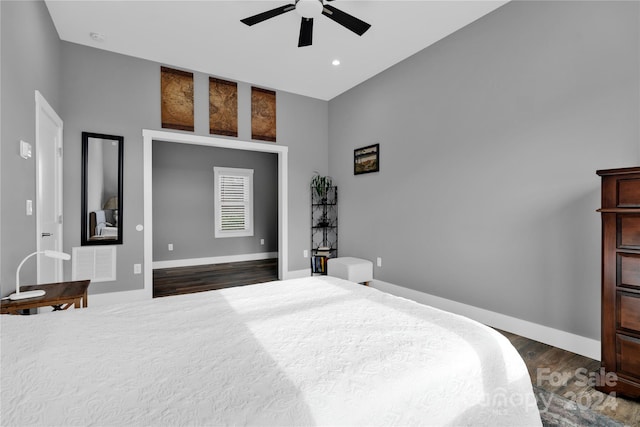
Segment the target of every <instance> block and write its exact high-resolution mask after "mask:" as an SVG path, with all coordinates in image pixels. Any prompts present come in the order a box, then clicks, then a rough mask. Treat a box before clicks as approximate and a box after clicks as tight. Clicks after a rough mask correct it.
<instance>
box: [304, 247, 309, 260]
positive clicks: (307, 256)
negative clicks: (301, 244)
mask: <svg viewBox="0 0 640 427" xmlns="http://www.w3.org/2000/svg"><path fill="white" fill-rule="evenodd" d="M302 256H303V257H305V258H309V251H308V250H306V249H305V250H304V251H302Z"/></svg>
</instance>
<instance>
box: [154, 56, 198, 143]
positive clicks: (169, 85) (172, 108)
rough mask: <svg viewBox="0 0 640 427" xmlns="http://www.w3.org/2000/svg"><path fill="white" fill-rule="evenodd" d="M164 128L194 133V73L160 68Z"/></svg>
mask: <svg viewBox="0 0 640 427" xmlns="http://www.w3.org/2000/svg"><path fill="white" fill-rule="evenodd" d="M160 75H161V77H160V95H161V103H162V127H163V128H168V129H178V130H188V131H193V73H189V72H186V71H181V70H174V69H172V68H167V67H161V68H160Z"/></svg>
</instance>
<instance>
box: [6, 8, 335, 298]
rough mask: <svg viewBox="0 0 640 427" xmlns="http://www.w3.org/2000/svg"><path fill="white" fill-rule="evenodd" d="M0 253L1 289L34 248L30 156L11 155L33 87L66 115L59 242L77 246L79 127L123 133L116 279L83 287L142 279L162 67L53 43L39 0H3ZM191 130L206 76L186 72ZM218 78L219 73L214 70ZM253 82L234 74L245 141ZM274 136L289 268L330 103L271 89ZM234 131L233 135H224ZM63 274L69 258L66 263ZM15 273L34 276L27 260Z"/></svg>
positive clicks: (305, 235)
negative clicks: (283, 149)
mask: <svg viewBox="0 0 640 427" xmlns="http://www.w3.org/2000/svg"><path fill="white" fill-rule="evenodd" d="M0 7H1V8H2V9H1V10H2V13H1V15H0V16H1V19H2V22H1V23H2V26H1V29H0V31H1V32H2V33H1V37H0V40H1V43H2V45H1V48H2V61H1V62H2V65H1V67H2V69H1V73H0V74H1V79H2V80H1V84H2V86H1V92H2V108H1V110H2V118H1V119H2V133H1V137H2V146H1V150H2V151H1V156H0V159H1V162H2V164H1V174H2V183H1V186H2V193H1V203H2V216H1V221H2V224H1V225H2V230H1V232H2V234H1V244H0V252H1V253H2V277H1V282H0V283H1V284H2V288H1V292H2V295H3V296H4V295H7V294H9V293H10V292H11V289H12V288H13V286H14V280H15V268H16V267H17V265H18V263H19V262H20V260H21V259H22V258H23V257H24V256H25V255H27V254H28V253H30V252H32V251H34V250H35V244H36V243H35V215H34V216H32V217H27V216H25V200H27V199H32V200H35V165H34V159H31V160H27V161H25V160H22V159H21V158H20V157H19V155H18V154H19V141H20V139H24V140H26V141H29V142H32V143H33V142H34V141H35V136H34V133H35V132H34V129H35V101H34V99H35V96H34V91H35V90H36V89H38V90H40V92H41V93H42V94H43V95H44V97H45V98H46V99H47V100H48V101H49V103H50V104H51V105H52V107H53V108H54V109H55V110H56V111H57V113H58V114H59V115H60V117H61V118H62V120H63V121H64V151H65V154H64V196H63V197H64V215H65V221H64V250H65V251H66V252H70V251H71V249H72V248H73V247H74V246H79V245H80V179H81V177H80V166H81V165H80V161H81V133H82V131H89V132H98V133H105V134H112V135H122V136H123V137H124V196H123V210H122V219H123V222H122V223H123V227H124V229H123V233H124V234H123V242H124V243H123V244H122V245H119V246H118V249H117V277H118V280H117V281H115V282H100V283H94V284H93V285H92V286H91V287H90V293H93V294H95V293H105V292H115V291H126V290H135V289H142V288H143V276H142V275H134V274H133V265H134V264H136V263H140V264H142V263H143V233H144V231H142V232H139V231H136V228H135V227H136V225H137V224H143V176H142V170H143V167H142V166H143V165H142V158H143V157H142V129H155V130H161V125H160V66H161V65H167V66H169V67H171V66H172V65H171V64H159V63H155V62H150V61H147V60H143V59H138V58H132V57H129V56H124V55H120V54H116V53H111V52H107V51H103V50H99V49H94V48H91V47H87V46H81V45H76V44H72V43H68V42H61V41H60V40H59V37H58V35H57V33H56V31H55V28H54V26H53V24H52V21H51V18H50V16H49V13H48V10H47V8H46V6H45V4H44V2H42V1H16V2H13V1H1V2H0ZM25 28H28V31H25ZM194 74H195V75H194V78H195V104H196V106H195V132H194V133H195V134H198V135H206V136H208V135H209V124H208V77H209V74H204V73H198V72H196V73H194ZM212 76H214V77H222V78H225V77H224V76H215V75H213V74H212ZM250 94H251V84H250V83H246V82H238V99H239V105H238V107H239V118H238V119H239V120H238V121H239V136H238V138H237V139H239V140H247V141H250V140H251V130H250V126H251V122H250V117H251V116H250V114H251V112H250ZM276 113H277V133H278V136H277V138H278V142H277V144H281V145H286V146H288V147H289V188H288V193H289V206H288V208H289V269H290V270H300V269H304V268H308V262H309V261H308V259H305V258H303V256H302V252H303V250H304V249H308V246H309V226H310V219H309V216H310V211H309V190H308V185H309V181H310V179H311V176H312V175H313V171H316V170H317V171H320V172H321V173H324V174H326V173H328V162H327V151H328V102H326V101H321V100H317V99H313V98H308V97H304V96H300V95H295V94H291V93H287V92H277V112H276ZM231 139H233V138H231ZM64 268H65V278H66V279H70V277H71V265H70V263H66V264H65V267H64ZM22 279H23V281H24V282H25V283H27V282H35V263H33V265H32V264H31V263H29V265H26V264H25V266H24V268H23V270H22Z"/></svg>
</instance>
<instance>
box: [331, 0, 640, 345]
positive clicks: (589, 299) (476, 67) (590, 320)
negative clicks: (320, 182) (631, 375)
mask: <svg viewBox="0 0 640 427" xmlns="http://www.w3.org/2000/svg"><path fill="white" fill-rule="evenodd" d="M639 5H640V3H638V2H624V1H623V2H592V1H585V2H576V1H569V2H556V1H549V2H547V1H536V2H527V1H522V2H521V1H517V2H511V3H509V4H507V5H505V6H503V7H501V8H499V9H497V10H496V11H495V12H493V13H491V14H489V15H487V16H485V17H483V18H481V19H480V20H478V21H476V22H475V23H473V24H471V25H469V26H467V27H465V28H464V29H462V30H460V31H458V32H456V33H454V34H452V35H451V36H449V37H447V38H446V39H443V40H441V41H440V42H438V43H436V44H435V45H433V46H431V47H429V48H427V49H425V50H423V51H421V52H419V53H418V54H416V55H414V56H412V57H411V58H409V59H407V60H405V61H403V62H401V63H399V64H397V65H396V66H394V67H392V68H390V69H388V70H386V71H385V72H383V73H381V74H379V75H377V76H376V77H374V78H372V79H370V80H368V81H366V82H364V83H362V84H361V85H359V86H357V87H356V88H353V89H352V90H350V91H348V92H346V93H344V94H342V95H340V96H338V97H336V98H334V99H333V100H331V101H330V102H329V124H330V128H329V129H330V131H329V141H330V142H329V165H330V174H331V175H332V176H333V177H334V179H335V181H336V182H337V183H338V185H339V186H340V254H341V256H358V257H362V258H368V259H371V260H373V261H374V262H375V259H376V257H382V267H381V268H377V267H374V276H375V278H376V279H379V280H382V281H386V282H390V283H393V284H396V285H400V286H404V287H407V288H411V289H415V290H419V291H423V292H426V293H429V294H433V295H437V296H440V297H443V298H448V299H451V300H454V301H459V302H462V303H466V304H470V305H473V306H476V307H480V308H484V309H487V310H491V311H495V312H498V313H503V314H505V315H508V316H513V317H516V318H520V319H524V320H528V321H531V322H534V323H537V324H541V325H546V326H549V327H552V328H557V329H560V330H563V331H567V332H571V333H574V334H578V335H581V336H585V337H589V338H593V339H599V337H600V218H599V214H598V213H596V209H598V207H599V204H600V199H599V184H600V182H599V179H598V177H597V176H596V174H595V171H596V169H603V168H617V167H625V166H634V165H637V164H638V161H639V160H640V159H639V156H638V147H639V142H640V130H639V120H638V119H639V117H640V106H639V104H640V97H639V95H640V86H639V78H640V69H639V65H640V57H639V55H640V45H639V39H640V37H639V36H640V34H639V33H638V30H639V28H640V23H639V17H640V11H639ZM373 143H380V151H381V159H380V160H381V161H380V172H379V173H372V174H366V175H358V176H354V175H353V149H355V148H357V147H362V146H365V145H369V144H373ZM374 265H375V264H374Z"/></svg>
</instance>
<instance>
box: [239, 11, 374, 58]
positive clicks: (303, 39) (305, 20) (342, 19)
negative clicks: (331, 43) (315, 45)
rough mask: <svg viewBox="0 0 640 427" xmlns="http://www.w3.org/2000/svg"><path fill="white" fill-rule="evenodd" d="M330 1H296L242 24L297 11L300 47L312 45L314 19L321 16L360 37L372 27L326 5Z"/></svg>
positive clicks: (248, 19) (254, 16)
mask: <svg viewBox="0 0 640 427" xmlns="http://www.w3.org/2000/svg"><path fill="white" fill-rule="evenodd" d="M328 1H333V0H324V1H323V0H295V3H293V4H287V5H284V6H280V7H276V8H275V9H271V10H267V11H266V12H262V13H258V14H257V15H253V16H250V17H248V18H244V19H241V20H240V22H242V23H244V24H247V25H249V26H251V25H255V24H258V23H260V22H262V21H266V20H267V19H271V18H274V17H276V16H278V15H282V14H283V13H286V12H290V11H292V10H295V11H296V12H297V13H298V14H299V15H300V16H301V17H302V21H301V23H300V37H299V38H298V47H302V46H310V45H311V42H312V39H313V19H314V18H317V17H319V16H320V15H321V14H322V15H324V16H326V17H327V18H330V19H332V20H334V21H335V22H337V23H338V24H340V25H342V26H343V27H345V28H347V29H349V30H351V31H353V32H354V33H356V34H357V35H359V36H361V35H363V34H364V33H365V32H366V31H367V30H368V29H369V28H370V27H371V25H370V24H367V23H366V22H364V21H361V20H359V19H358V18H356V17H355V16H351V15H349V14H348V13H345V12H343V11H341V10H339V9H336V8H335V7H333V6H331V5H328V4H326V3H325V2H328Z"/></svg>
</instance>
